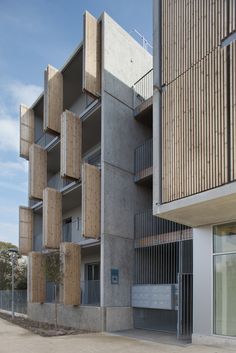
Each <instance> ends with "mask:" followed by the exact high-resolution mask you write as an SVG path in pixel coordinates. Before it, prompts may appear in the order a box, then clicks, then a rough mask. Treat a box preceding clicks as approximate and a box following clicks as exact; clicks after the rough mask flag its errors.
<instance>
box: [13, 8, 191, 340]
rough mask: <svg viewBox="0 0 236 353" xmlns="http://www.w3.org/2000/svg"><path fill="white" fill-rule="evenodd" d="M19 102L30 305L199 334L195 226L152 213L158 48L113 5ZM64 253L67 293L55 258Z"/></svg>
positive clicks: (77, 317)
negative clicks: (52, 264) (132, 31)
mask: <svg viewBox="0 0 236 353" xmlns="http://www.w3.org/2000/svg"><path fill="white" fill-rule="evenodd" d="M83 25H84V38H83V41H82V43H81V44H80V45H79V47H78V48H77V50H76V51H75V53H74V54H73V55H72V56H71V58H70V59H69V60H68V61H67V62H66V64H65V65H64V66H63V68H62V69H60V70H57V69H55V68H54V67H52V66H48V67H47V69H46V70H45V76H44V82H45V87H44V92H43V93H42V95H41V96H40V97H39V98H38V100H37V101H36V102H35V103H34V104H33V105H32V107H30V108H27V107H25V106H21V146H20V154H21V156H22V157H23V158H26V159H27V160H29V205H28V206H27V207H20V251H21V253H22V254H25V255H28V256H29V270H28V316H29V317H30V318H32V319H34V320H37V321H47V322H53V321H54V310H55V308H54V305H53V301H54V300H55V297H57V298H58V301H59V305H58V322H59V324H63V325H66V326H72V327H78V328H80V329H86V330H92V331H117V330H124V329H130V328H133V327H135V328H142V329H151V330H161V331H168V332H172V333H175V334H177V336H178V337H179V338H188V339H189V338H190V336H191V333H192V229H191V227H189V226H188V225H181V224H178V223H176V222H173V221H169V220H164V219H161V218H158V217H156V216H153V214H152V203H153V141H152V136H153V122H152V115H153V109H152V106H153V99H152V96H153V70H152V65H153V64H152V56H151V55H150V54H149V53H148V52H147V51H146V50H145V49H144V48H142V47H141V46H140V45H139V44H138V43H137V42H136V41H135V40H134V39H133V38H132V37H131V36H130V35H129V34H127V33H126V32H125V31H124V30H123V29H122V28H121V27H120V26H119V25H117V24H116V23H115V22H114V21H113V20H112V19H111V18H110V17H109V16H108V15H107V14H106V13H103V14H102V15H101V17H100V18H99V19H96V18H94V17H93V16H92V15H91V14H89V13H87V12H86V13H85V15H84V24H83ZM56 253H57V254H58V253H59V258H60V264H59V267H60V268H61V271H62V274H63V276H62V281H61V283H60V285H59V289H58V293H55V292H54V291H53V288H54V285H55V283H54V282H53V281H52V280H51V279H50V278H48V274H47V271H46V270H45V268H46V267H47V266H45V263H47V259H48V258H49V257H50V256H53V254H56Z"/></svg>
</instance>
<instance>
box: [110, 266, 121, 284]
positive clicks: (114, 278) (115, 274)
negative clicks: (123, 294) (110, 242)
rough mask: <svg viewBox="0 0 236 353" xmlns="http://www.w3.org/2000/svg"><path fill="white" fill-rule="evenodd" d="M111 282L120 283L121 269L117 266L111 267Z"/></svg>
mask: <svg viewBox="0 0 236 353" xmlns="http://www.w3.org/2000/svg"><path fill="white" fill-rule="evenodd" d="M111 284H119V270H118V269H117V268H112V269H111Z"/></svg>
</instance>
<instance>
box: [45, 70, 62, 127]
mask: <svg viewBox="0 0 236 353" xmlns="http://www.w3.org/2000/svg"><path fill="white" fill-rule="evenodd" d="M62 112H63V76H62V73H61V72H60V71H58V70H57V69H55V68H54V67H52V66H51V65H48V66H47V69H46V70H45V72H44V115H43V124H44V130H49V131H54V132H57V133H60V130H61V114H62Z"/></svg>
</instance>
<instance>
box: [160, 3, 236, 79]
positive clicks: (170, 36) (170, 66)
mask: <svg viewBox="0 0 236 353" xmlns="http://www.w3.org/2000/svg"><path fill="white" fill-rule="evenodd" d="M229 1H230V8H231V10H230V18H231V22H230V29H231V31H233V30H234V29H235V0H229ZM226 16H227V0H212V1H210V0H197V1H196V0H181V1H178V0H165V1H162V19H163V22H162V42H163V45H162V63H163V65H162V84H168V83H170V82H171V81H173V80H175V79H176V77H178V76H180V75H181V74H182V73H184V72H185V71H187V70H188V69H189V68H190V67H192V66H193V65H195V64H196V63H197V62H198V61H199V60H201V59H203V58H204V57H205V56H206V55H207V54H209V53H210V52H211V51H213V50H214V49H216V48H217V47H218V46H219V45H220V43H221V40H222V39H223V38H225V37H226V36H227V34H228V32H227V31H228V28H227V22H226ZM233 28H234V29H233Z"/></svg>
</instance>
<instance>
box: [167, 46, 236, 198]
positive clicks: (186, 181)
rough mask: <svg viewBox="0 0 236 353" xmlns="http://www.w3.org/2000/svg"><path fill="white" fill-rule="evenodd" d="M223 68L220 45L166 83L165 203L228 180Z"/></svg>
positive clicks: (224, 65) (224, 63) (224, 60)
mask: <svg viewBox="0 0 236 353" xmlns="http://www.w3.org/2000/svg"><path fill="white" fill-rule="evenodd" d="M226 71H227V60H226V49H225V48H224V49H221V48H218V49H215V50H213V51H212V52H211V53H210V54H209V55H207V56H206V57H205V58H204V59H202V60H201V61H200V62H199V63H197V64H196V65H194V66H193V67H192V68H191V69H189V70H187V71H186V73H184V74H182V75H181V76H180V77H179V78H178V79H176V80H175V81H173V82H172V83H171V84H169V85H168V86H167V87H166V91H165V93H164V94H163V98H164V99H163V101H162V102H163V109H162V119H163V122H162V126H163V135H162V136H163V141H164V142H163V148H164V151H163V164H162V173H163V174H162V179H163V195H162V196H163V202H169V201H172V200H176V199H179V198H182V197H186V196H189V195H192V194H194V193H199V192H201V191H204V190H208V189H211V188H213V187H216V186H219V185H222V184H225V183H226V182H227V175H228V171H227V170H228V157H227V149H228V143H229V142H228V139H227V109H228V108H227V104H228V100H227V94H226V91H227V89H226V85H227V80H226V76H227V72H226ZM232 77H234V75H232ZM233 79H234V78H232V80H233ZM232 121H233V119H232ZM232 124H233V123H232ZM233 141H234V140H233ZM233 143H234V142H233Z"/></svg>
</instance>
